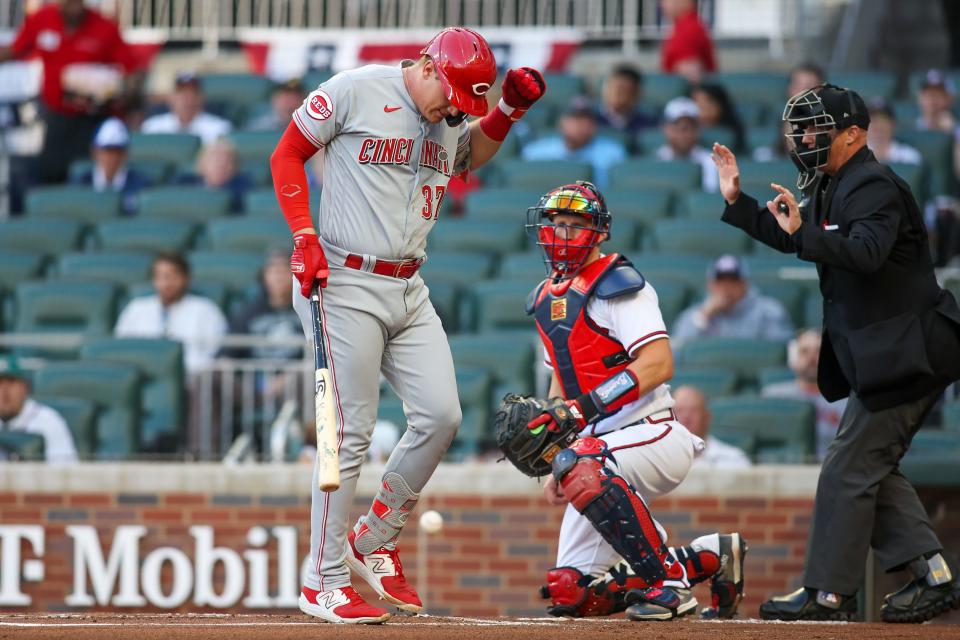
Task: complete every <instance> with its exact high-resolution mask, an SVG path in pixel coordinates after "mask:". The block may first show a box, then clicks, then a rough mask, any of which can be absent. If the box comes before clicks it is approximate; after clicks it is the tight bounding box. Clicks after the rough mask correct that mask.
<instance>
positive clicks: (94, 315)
mask: <svg viewBox="0 0 960 640" xmlns="http://www.w3.org/2000/svg"><path fill="white" fill-rule="evenodd" d="M115 300H116V290H115V288H114V286H113V285H111V284H108V283H105V282H56V281H53V282H50V281H47V282H24V283H21V284H19V285H17V289H16V308H17V313H16V320H15V322H14V329H15V330H16V331H18V332H21V333H59V332H84V333H90V334H107V333H110V332H111V331H113V321H114V317H115V316H114V309H115Z"/></svg>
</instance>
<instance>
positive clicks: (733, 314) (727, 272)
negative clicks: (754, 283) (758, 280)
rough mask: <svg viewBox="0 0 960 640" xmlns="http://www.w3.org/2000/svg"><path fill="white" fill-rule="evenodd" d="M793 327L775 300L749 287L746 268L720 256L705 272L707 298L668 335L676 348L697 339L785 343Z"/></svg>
mask: <svg viewBox="0 0 960 640" xmlns="http://www.w3.org/2000/svg"><path fill="white" fill-rule="evenodd" d="M792 335H793V324H792V323H791V322H790V316H789V315H787V311H786V309H784V308H783V305H782V304H780V302H779V301H778V300H775V299H774V298H768V297H766V296H762V295H760V293H759V292H757V290H756V289H754V288H753V287H751V286H750V280H749V274H748V272H747V265H745V264H744V263H743V261H742V260H740V258H738V257H737V256H734V255H730V254H726V255H722V256H720V257H719V258H717V260H716V261H715V262H714V263H713V264H711V265H710V268H709V269H708V270H707V297H706V298H705V299H704V300H703V301H701V302H698V303H696V304H694V305H692V306H691V307H689V308H687V309H686V310H685V311H684V312H683V313H681V314H680V317H679V318H677V322H676V324H675V326H674V327H673V331H671V332H670V338H671V339H672V340H673V342H674V343H675V344H677V345H682V344H683V343H685V342H689V341H691V340H696V339H697V338H708V337H711V338H712V337H722V338H749V339H752V340H775V341H779V342H784V343H786V342H787V340H789V339H790V337H791V336H792Z"/></svg>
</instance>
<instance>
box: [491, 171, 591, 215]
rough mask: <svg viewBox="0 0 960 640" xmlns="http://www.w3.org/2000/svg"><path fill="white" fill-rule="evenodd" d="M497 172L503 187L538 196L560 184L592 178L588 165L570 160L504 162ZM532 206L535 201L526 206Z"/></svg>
mask: <svg viewBox="0 0 960 640" xmlns="http://www.w3.org/2000/svg"><path fill="white" fill-rule="evenodd" d="M497 170H498V172H499V174H500V176H501V182H502V183H503V186H505V187H512V188H515V189H525V190H530V191H534V192H539V193H540V195H542V194H544V193H546V192H547V191H549V190H550V189H553V188H554V187H559V186H560V185H562V184H567V183H569V182H576V181H577V180H591V179H592V176H593V168H592V167H591V165H590V163H588V162H577V161H572V160H521V159H516V160H506V161H504V162H498V163H497ZM534 204H536V201H533V202H532V203H531V204H529V205H527V206H532V205H534ZM524 211H526V209H524Z"/></svg>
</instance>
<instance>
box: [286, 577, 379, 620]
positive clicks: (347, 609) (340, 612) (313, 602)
mask: <svg viewBox="0 0 960 640" xmlns="http://www.w3.org/2000/svg"><path fill="white" fill-rule="evenodd" d="M299 605H300V611H303V612H304V613H305V614H307V615H308V616H314V617H315V618H320V619H321V620H326V621H327V622H336V623H339V624H379V623H381V622H386V621H387V620H389V619H390V612H389V611H387V610H386V609H381V608H380V607H375V606H373V605H371V604H368V603H367V601H366V600H364V599H363V597H362V596H361V595H360V594H359V593H357V592H356V591H354V589H353V587H350V586H347V587H341V588H340V589H331V590H330V591H315V590H314V589H311V588H309V587H303V588H302V589H301V590H300V602H299Z"/></svg>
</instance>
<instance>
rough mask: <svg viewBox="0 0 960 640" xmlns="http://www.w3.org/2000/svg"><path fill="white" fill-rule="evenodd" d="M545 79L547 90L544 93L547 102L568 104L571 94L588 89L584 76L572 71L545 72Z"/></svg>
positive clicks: (574, 94) (581, 92) (579, 93)
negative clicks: (574, 73)
mask: <svg viewBox="0 0 960 640" xmlns="http://www.w3.org/2000/svg"><path fill="white" fill-rule="evenodd" d="M543 79H544V81H545V82H546V83H547V92H546V93H545V94H544V95H543V101H544V103H545V104H551V105H560V106H566V103H567V101H568V100H569V99H570V97H571V96H577V95H581V94H583V92H584V91H586V86H585V85H584V82H583V78H581V77H580V76H577V75H573V74H572V73H545V74H543ZM551 96H553V97H552V98H551Z"/></svg>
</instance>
